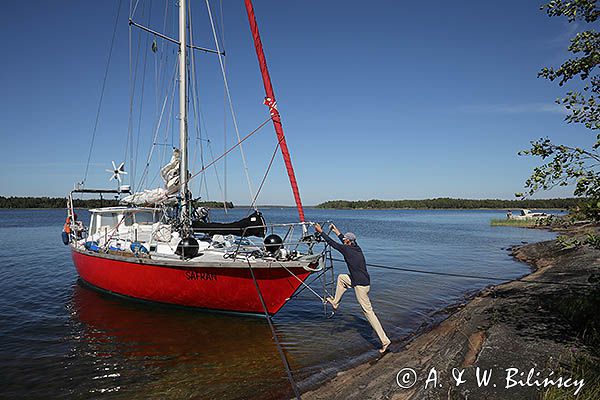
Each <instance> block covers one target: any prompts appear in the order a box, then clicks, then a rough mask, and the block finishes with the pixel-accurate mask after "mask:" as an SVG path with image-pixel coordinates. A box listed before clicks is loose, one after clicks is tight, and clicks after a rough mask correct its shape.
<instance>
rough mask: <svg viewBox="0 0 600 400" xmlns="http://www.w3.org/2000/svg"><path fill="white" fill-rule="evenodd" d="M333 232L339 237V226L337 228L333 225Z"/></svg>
mask: <svg viewBox="0 0 600 400" xmlns="http://www.w3.org/2000/svg"><path fill="white" fill-rule="evenodd" d="M331 230H332V231H333V233H335V234H336V235H337V236H339V235H340V233H341V232H340V230H339V229H338V228H337V226H335V225H334V224H331Z"/></svg>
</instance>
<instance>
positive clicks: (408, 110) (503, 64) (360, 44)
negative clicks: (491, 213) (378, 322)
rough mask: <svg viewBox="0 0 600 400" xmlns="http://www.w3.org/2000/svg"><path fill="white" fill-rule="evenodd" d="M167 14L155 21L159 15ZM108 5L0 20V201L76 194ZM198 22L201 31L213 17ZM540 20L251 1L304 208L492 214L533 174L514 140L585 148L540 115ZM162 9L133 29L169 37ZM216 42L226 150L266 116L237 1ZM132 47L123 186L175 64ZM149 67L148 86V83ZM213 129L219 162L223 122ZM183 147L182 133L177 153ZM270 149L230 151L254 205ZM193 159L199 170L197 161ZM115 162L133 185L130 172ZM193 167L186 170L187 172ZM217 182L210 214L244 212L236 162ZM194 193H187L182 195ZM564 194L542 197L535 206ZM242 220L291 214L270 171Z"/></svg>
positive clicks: (112, 105) (104, 131)
mask: <svg viewBox="0 0 600 400" xmlns="http://www.w3.org/2000/svg"><path fill="white" fill-rule="evenodd" d="M167 3H168V4H170V5H169V7H172V4H173V3H174V1H172V0H171V1H169V2H167ZM117 4H118V1H116V0H110V1H109V0H106V1H102V2H81V1H53V2H47V1H31V2H6V3H4V4H3V5H2V13H0V30H1V33H2V44H3V46H2V47H3V51H2V52H3V57H2V63H1V64H0V87H1V88H2V96H0V121H1V123H0V138H1V143H2V146H0V164H1V166H0V195H50V196H63V195H65V194H66V193H67V192H68V191H69V190H70V188H71V187H72V185H73V183H74V182H75V181H77V180H81V178H82V175H83V171H84V169H85V165H86V160H87V154H88V148H89V144H90V139H91V132H92V128H93V124H94V118H95V114H96V108H97V106H98V99H99V96H100V88H101V84H102V77H103V75H104V68H105V65H106V60H107V56H108V49H109V43H110V38H111V34H112V29H113V24H114V20H115V16H116V10H117ZM211 4H212V8H213V12H214V13H215V16H216V18H217V19H219V17H218V15H219V3H218V2H217V1H215V0H213V1H212V3H211ZM540 4H541V2H539V1H522V0H513V1H503V2H488V1H463V2H445V1H430V2H426V3H420V2H399V1H378V2H371V3H365V2H357V1H356V2H354V1H343V2H342V1H327V2H323V1H304V2H281V1H267V0H257V1H256V2H255V11H256V13H257V19H258V23H259V26H260V29H261V35H262V39H263V44H264V46H265V51H266V55H267V60H268V62H269V67H270V70H271V76H272V79H273V84H274V87H275V92H276V96H277V98H278V104H279V110H280V112H281V114H282V117H283V124H284V128H285V130H286V134H287V139H288V145H289V147H290V150H291V153H292V157H293V161H294V166H295V168H296V174H297V177H298V181H299V185H300V191H301V194H302V197H303V200H304V203H305V204H307V205H312V204H316V203H318V202H321V201H325V200H329V199H369V198H382V199H415V198H429V197H442V196H449V197H465V198H509V199H510V198H514V196H513V194H514V192H518V191H521V190H522V183H523V181H524V180H525V179H526V177H527V176H528V174H529V172H530V170H531V168H532V167H533V166H535V165H537V164H538V163H539V161H538V160H534V159H527V158H524V157H519V156H517V152H518V151H519V150H520V149H524V148H526V147H527V146H528V143H529V141H530V140H532V139H536V138H538V137H542V136H549V137H550V138H552V139H553V140H555V141H556V142H560V143H568V144H573V145H587V144H589V143H591V142H592V140H593V137H592V135H591V134H590V133H589V132H588V131H586V130H585V129H583V128H581V127H578V126H569V125H566V124H565V123H564V122H563V118H564V114H563V113H562V111H561V110H560V109H559V108H557V107H556V106H555V105H554V104H553V100H554V99H555V98H556V97H558V96H560V95H561V93H563V92H564V90H565V89H564V88H563V89H561V88H558V87H557V86H556V85H555V84H553V83H550V82H547V81H545V80H542V79H537V78H536V74H537V71H538V70H539V69H540V68H541V67H542V66H549V65H558V64H559V63H560V62H561V61H562V60H563V59H564V58H565V56H566V51H565V49H566V47H567V46H568V39H569V37H571V36H572V35H573V34H574V32H575V31H576V30H577V29H578V28H581V27H578V26H577V25H575V24H567V23H566V21H563V20H561V19H558V18H548V17H547V16H546V15H545V14H544V13H542V12H541V11H539V6H540ZM164 9H165V1H159V0H154V1H153V2H150V1H149V0H141V1H140V3H139V5H138V8H137V9H136V14H135V16H134V19H135V20H136V21H139V22H142V23H145V24H149V25H150V26H151V27H153V28H155V29H157V30H161V31H162V30H163V28H164V29H166V31H167V32H166V33H167V34H169V35H174V34H175V33H174V32H173V25H172V22H173V18H170V17H168V18H167V20H166V21H167V22H166V25H165V19H164V18H163V17H164V15H163V13H164ZM169 10H171V11H169V12H172V9H171V8H169ZM128 12H129V2H128V1H127V0H123V5H122V10H121V16H120V21H119V25H118V30H117V36H116V38H117V40H116V44H115V48H114V53H113V59H112V62H111V65H110V69H109V75H108V81H107V88H106V92H105V97H104V102H103V106H102V112H101V114H100V122H99V125H98V130H97V136H96V141H95V146H94V151H93V153H92V159H91V165H90V173H89V176H88V179H87V181H86V184H87V186H89V187H99V186H111V185H112V184H109V183H108V174H107V173H106V172H105V171H104V170H105V169H106V168H109V166H110V162H111V160H115V161H118V162H120V161H122V160H123V159H124V146H125V142H126V139H127V132H128V116H129V91H130V84H129V82H130V81H129V69H130V66H129V45H128V26H127V20H126V18H127V15H128ZM170 15H171V14H170ZM192 16H193V20H194V32H193V34H194V42H195V43H196V44H197V45H200V46H205V47H211V48H214V42H213V40H212V36H211V35H212V34H211V30H210V25H209V21H208V18H207V15H206V8H205V5H204V2H203V1H193V2H192ZM224 25H225V29H224V32H225V44H226V46H225V48H226V51H227V70H228V79H229V83H230V87H231V93H232V97H233V102H234V107H235V109H236V113H237V117H238V123H239V127H240V134H241V135H245V134H246V133H248V132H250V131H252V130H253V129H254V128H256V126H257V125H258V124H260V123H261V122H262V121H264V120H265V118H266V117H267V109H266V107H265V106H264V105H262V99H263V97H264V92H263V88H262V82H261V78H260V73H259V70H258V65H257V62H256V57H255V54H254V48H253V44H252V39H251V36H250V33H249V28H248V23H247V19H246V15H245V10H244V7H243V2H242V1H241V0H239V1H238V0H236V1H233V0H230V1H225V2H224ZM132 32H133V35H132V38H133V39H132V43H133V53H134V54H135V51H136V49H137V46H138V43H139V41H140V40H141V44H140V46H141V47H140V48H141V52H140V56H139V60H140V61H139V67H138V73H137V75H136V76H137V79H138V81H137V82H138V83H137V89H136V90H137V91H136V96H135V97H134V99H135V102H134V114H133V115H134V118H133V121H134V123H133V126H134V128H133V132H134V134H136V135H137V132H138V131H139V132H140V135H139V136H140V139H136V142H138V143H139V150H138V162H137V164H138V167H137V168H135V169H136V171H137V172H136V175H137V176H138V179H139V175H140V171H141V169H142V168H141V167H140V165H142V164H143V163H144V160H145V159H146V155H147V152H148V151H149V149H150V147H151V146H150V144H151V142H152V136H153V131H154V129H155V128H156V125H157V120H158V114H159V113H157V109H160V105H161V104H162V101H163V97H162V94H161V93H164V91H163V88H164V87H166V86H168V84H169V82H168V79H166V80H162V79H158V80H157V79H156V73H157V71H159V73H160V74H161V75H162V76H165V77H167V78H169V77H170V76H171V74H172V72H173V69H172V67H173V66H174V65H175V64H174V60H175V59H174V51H175V49H174V46H173V45H172V44H169V43H164V42H162V41H158V44H159V52H158V53H152V52H151V51H150V42H151V40H152V38H150V39H146V38H147V37H148V36H146V35H145V34H140V32H139V31H137V30H133V31H132ZM140 38H141V39H140ZM146 40H150V42H146ZM134 58H135V57H134ZM156 58H158V60H157V59H156ZM144 59H145V60H146V66H147V71H146V75H145V78H144V82H145V83H144V85H143V86H144V88H145V89H144V90H145V92H144V98H143V101H141V110H142V112H141V115H142V118H141V119H139V115H140V106H139V104H140V100H139V99H140V98H141V92H140V88H141V87H142V85H141V82H142V77H143V76H144V75H143V74H142V71H143V67H142V66H143V65H144V63H143V61H144ZM195 61H196V64H197V71H199V72H198V87H199V92H200V96H199V98H200V100H199V101H200V107H201V108H202V111H203V115H204V116H205V117H206V118H205V120H204V121H203V125H202V132H201V135H203V136H202V137H203V138H205V139H206V138H208V139H210V140H211V143H212V148H213V154H214V156H217V155H219V154H221V152H222V151H223V148H224V143H223V124H224V122H223V118H224V115H223V114H224V110H223V105H224V104H223V101H224V99H223V86H222V80H221V75H220V72H219V68H218V63H217V58H216V56H214V55H207V54H197V55H196V58H195ZM163 62H164V68H163V69H155V66H156V65H163V64H161V63H163ZM157 85H158V86H157ZM157 93H158V94H159V96H157V95H156V94H157ZM167 104H169V103H167ZM175 108H177V103H176V102H175ZM167 109H168V107H167ZM167 114H168V113H167ZM167 119H168V120H170V124H175V125H176V124H177V121H176V119H175V115H167V116H165V117H164V120H163V125H161V127H160V129H159V138H162V137H163V136H164V137H165V140H166V141H167V142H168V141H169V140H170V139H169V133H168V132H167V130H166V124H167V121H166V120H167ZM138 121H140V122H141V123H139V124H138ZM226 126H227V128H226V129H227V134H228V143H229V144H230V145H231V143H233V140H234V133H233V128H232V124H231V119H230V118H229V117H228V119H227V122H226ZM163 131H164V133H163ZM195 136H196V133H195V131H194V129H193V127H191V128H190V137H192V138H193V137H195ZM159 141H161V140H159ZM163 141H164V140H163ZM202 143H206V142H202ZM199 144H200V142H198V141H195V140H194V139H192V140H191V142H190V145H191V146H192V148H193V150H192V152H193V154H196V155H197V153H198V152H199V150H198V149H199V146H198V145H199ZM275 144H276V142H275V134H274V131H273V128H272V127H271V126H270V125H269V126H267V127H265V128H264V129H263V130H261V131H260V132H259V133H257V134H256V135H255V136H253V137H252V139H251V140H250V141H249V142H248V143H247V145H246V146H245V147H244V150H245V151H246V155H247V158H248V161H249V171H250V174H251V178H252V182H253V186H254V188H256V187H257V186H258V184H259V182H260V180H261V178H262V175H263V173H264V171H265V167H266V165H267V164H268V162H269V159H270V157H271V154H272V152H273V150H274V146H275ZM164 148H165V146H159V147H156V150H155V153H154V155H155V157H153V159H152V167H153V168H154V170H156V168H157V167H156V166H157V165H158V163H159V161H160V158H161V157H165V156H163V155H162V154H163V153H162V152H163V150H164ZM204 151H205V155H206V157H207V159H209V158H210V157H209V155H208V153H207V151H208V150H207V149H206V147H205V148H204ZM159 154H160V156H159ZM125 161H126V168H127V169H128V170H129V171H130V173H131V172H133V171H132V168H131V167H132V166H131V165H130V164H131V163H130V162H129V161H130V157H129V156H128V157H127V158H126V159H125ZM199 165H200V164H199V161H198V157H196V158H194V162H193V163H192V168H191V169H192V171H194V170H197V169H198V167H199ZM218 168H219V174H220V176H219V181H218V182H217V178H216V176H215V174H214V172H210V173H209V174H208V175H207V178H206V179H207V185H206V186H207V187H208V191H206V190H205V188H204V186H203V188H202V189H201V191H200V192H199V193H200V194H201V195H202V196H203V197H204V198H209V199H211V200H213V199H215V200H218V199H221V198H222V190H220V189H219V182H220V183H221V185H222V184H223V166H222V164H218ZM227 168H228V174H227V181H228V184H227V191H228V199H229V200H232V201H234V202H235V203H238V204H248V203H249V193H248V189H247V185H246V183H245V177H244V175H243V169H242V167H241V165H240V156H239V152H237V151H236V152H234V153H232V156H231V157H230V158H228V167H227ZM153 174H154V171H153V172H152V174H151V175H153ZM156 182H157V181H156V180H155V183H156ZM195 186H196V187H195V189H194V190H195V191H196V193H198V190H199V189H198V187H197V186H198V182H196V183H195ZM569 194H570V193H569V192H568V191H566V190H557V191H553V192H550V193H544V194H542V195H540V196H538V197H551V196H566V195H569ZM259 203H260V204H293V198H292V195H291V191H290V189H289V184H288V182H287V176H286V174H285V170H284V167H283V162H282V159H281V156H280V155H278V156H277V158H276V159H275V163H274V167H273V169H272V170H271V173H270V174H269V177H268V179H267V183H266V185H265V188H264V189H263V191H262V192H261V196H260V198H259Z"/></svg>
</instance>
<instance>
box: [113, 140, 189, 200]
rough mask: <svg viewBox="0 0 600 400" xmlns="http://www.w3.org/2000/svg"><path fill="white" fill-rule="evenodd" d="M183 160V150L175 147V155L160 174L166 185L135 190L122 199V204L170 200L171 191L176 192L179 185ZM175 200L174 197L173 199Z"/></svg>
mask: <svg viewBox="0 0 600 400" xmlns="http://www.w3.org/2000/svg"><path fill="white" fill-rule="evenodd" d="M180 162H181V152H180V150H179V149H173V155H172V156H171V160H170V161H169V163H168V164H166V165H165V166H163V167H162V168H161V169H160V176H161V178H162V179H163V181H164V182H165V186H164V187H162V188H156V189H147V190H144V191H141V192H135V193H133V194H131V195H129V196H127V197H124V198H123V199H121V203H122V204H130V205H134V206H143V205H154V204H158V203H165V202H168V200H169V193H173V192H174V191H175V192H176V190H174V189H176V188H177V186H178V185H179V164H180ZM173 201H174V199H173Z"/></svg>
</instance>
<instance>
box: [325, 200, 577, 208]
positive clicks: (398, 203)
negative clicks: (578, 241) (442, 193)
mask: <svg viewBox="0 0 600 400" xmlns="http://www.w3.org/2000/svg"><path fill="white" fill-rule="evenodd" d="M581 202H582V199H577V198H568V199H535V200H533V199H525V200H500V199H486V200H470V199H451V198H437V199H425V200H375V199H374V200H358V201H349V200H332V201H326V202H325V203H321V204H319V205H317V208H344V209H386V208H388V209H389V208H417V209H436V208H450V209H468V208H491V209H504V208H506V209H509V208H562V209H569V208H573V207H575V206H577V205H579V204H580V203H581Z"/></svg>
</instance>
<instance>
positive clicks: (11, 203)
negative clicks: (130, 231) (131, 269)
mask: <svg viewBox="0 0 600 400" xmlns="http://www.w3.org/2000/svg"><path fill="white" fill-rule="evenodd" d="M226 204H227V208H233V203H232V202H230V201H228V202H227V203H226ZM117 205H119V202H118V200H114V199H104V200H99V199H85V200H83V199H74V200H73V206H74V207H75V208H97V207H112V206H117ZM194 205H195V206H196V207H210V208H223V202H218V201H197V202H194ZM66 206H67V199H66V198H64V197H16V196H10V197H4V196H0V208H66Z"/></svg>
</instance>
